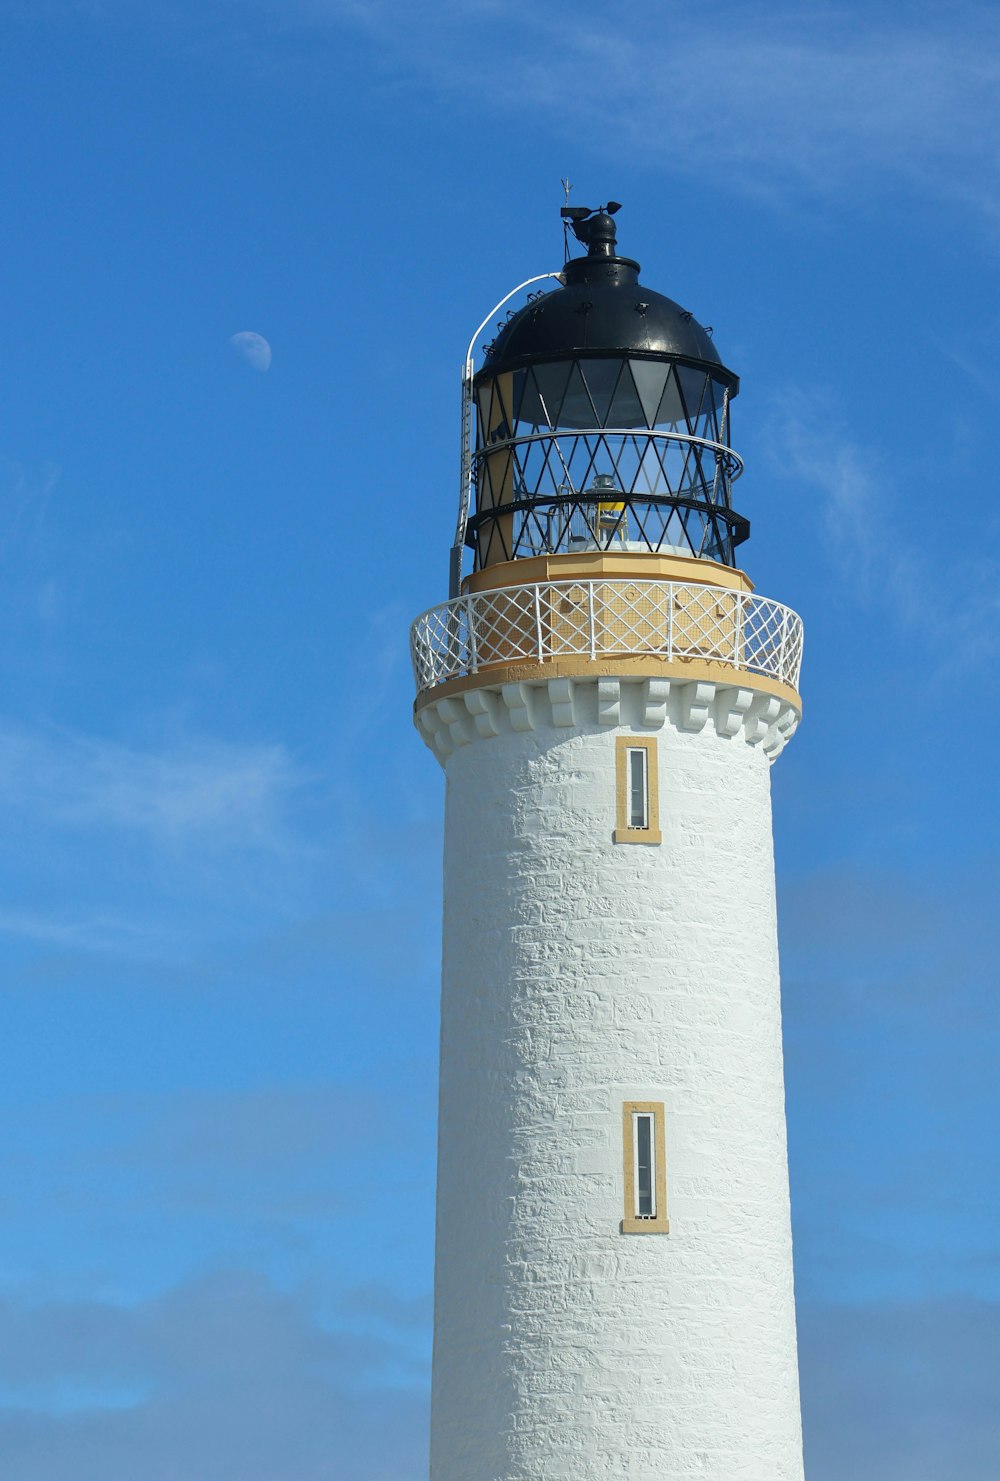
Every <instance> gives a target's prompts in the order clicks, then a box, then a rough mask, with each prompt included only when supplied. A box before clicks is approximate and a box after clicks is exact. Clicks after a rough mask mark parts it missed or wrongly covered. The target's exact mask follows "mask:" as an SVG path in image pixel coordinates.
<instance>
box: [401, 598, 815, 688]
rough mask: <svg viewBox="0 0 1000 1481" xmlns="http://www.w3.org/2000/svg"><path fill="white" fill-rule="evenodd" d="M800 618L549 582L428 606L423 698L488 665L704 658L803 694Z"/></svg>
mask: <svg viewBox="0 0 1000 1481" xmlns="http://www.w3.org/2000/svg"><path fill="white" fill-rule="evenodd" d="M802 641H803V633H802V619H801V618H800V617H799V616H798V614H797V613H795V612H793V611H792V610H791V608H790V607H785V606H783V605H782V604H781V603H780V602H773V601H771V600H770V599H769V598H768V597H760V596H756V595H754V594H753V593H752V592H748V591H733V590H731V589H730V588H729V587H723V586H702V585H700V584H697V583H694V582H683V581H641V580H629V579H599V580H596V581H542V582H535V583H533V584H531V585H524V586H506V587H500V588H498V589H496V590H492V591H480V592H470V593H468V594H467V595H465V596H460V597H455V598H453V599H452V600H451V601H449V602H442V603H441V604H440V605H438V606H436V607H429V608H428V610H427V611H426V612H423V613H421V615H420V616H419V617H418V618H417V620H416V621H415V622H414V624H413V626H412V628H411V630H410V650H411V655H412V659H413V673H414V678H415V679H416V684H417V692H418V694H422V693H424V692H425V691H426V690H428V689H433V688H434V687H435V685H437V684H442V683H444V682H445V681H446V680H448V679H458V678H464V677H467V676H469V675H472V674H476V673H481V672H483V671H485V670H488V669H490V668H491V667H497V666H502V665H506V664H510V663H520V662H525V661H527V662H532V661H534V662H542V661H543V660H545V659H547V658H555V657H559V656H562V655H570V654H580V655H584V656H586V657H589V658H598V657H602V656H605V655H607V656H612V655H614V656H627V655H647V656H656V657H658V658H661V659H665V660H667V661H671V660H675V659H692V658H694V659H704V660H708V661H710V662H712V663H719V664H723V665H725V666H726V667H728V668H732V669H740V670H743V671H745V672H747V673H752V674H760V675H762V676H764V677H766V678H770V679H777V680H778V681H779V682H780V683H783V684H788V685H790V686H791V687H792V688H797V687H798V682H799V673H800V670H801V667H802Z"/></svg>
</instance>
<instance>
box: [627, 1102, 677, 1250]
mask: <svg viewBox="0 0 1000 1481" xmlns="http://www.w3.org/2000/svg"><path fill="white" fill-rule="evenodd" d="M622 1134H623V1138H624V1147H623V1151H624V1154H625V1155H624V1159H623V1162H624V1173H625V1207H624V1210H623V1212H624V1218H623V1219H622V1222H621V1231H622V1233H623V1234H667V1233H668V1232H669V1229H670V1225H669V1224H668V1222H667V1168H666V1156H665V1145H664V1133H663V1105H662V1104H661V1103H660V1102H658V1101H626V1103H625V1105H624V1106H623V1108H622Z"/></svg>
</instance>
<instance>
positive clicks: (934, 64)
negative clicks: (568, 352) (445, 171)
mask: <svg viewBox="0 0 1000 1481" xmlns="http://www.w3.org/2000/svg"><path fill="white" fill-rule="evenodd" d="M50 4H51V0H50ZM35 8H36V9H37V7H35ZM61 8H63V9H64V10H65V9H67V8H69V9H71V10H72V11H73V12H75V13H76V14H78V15H88V16H90V17H92V18H93V19H95V20H96V21H99V22H100V23H103V24H111V23H114V24H128V25H129V26H130V27H132V28H133V29H134V28H135V27H136V26H137V25H141V24H145V25H146V26H147V27H152V28H154V29H155V30H156V32H157V34H160V35H164V34H166V35H169V37H170V38H171V40H172V41H176V39H177V38H178V37H179V36H181V35H183V34H185V33H187V34H188V35H189V37H190V38H191V39H192V43H193V44H195V45H196V46H197V47H198V49H199V50H204V48H205V47H206V46H210V47H216V48H218V49H219V50H220V51H222V50H225V52H226V54H227V57H228V58H229V60H230V61H233V62H236V63H237V64H238V61H239V59H240V58H243V59H244V60H245V61H246V62H247V63H248V64H249V65H251V66H252V67H253V68H254V69H255V70H258V71H259V70H260V69H262V68H266V67H267V65H268V59H269V58H270V60H271V62H272V63H273V67H274V70H275V72H280V73H282V74H284V75H286V76H287V74H288V67H289V64H290V62H292V61H297V63H298V65H303V66H308V67H320V68H322V67H328V66H331V65H338V64H339V61H340V59H339V57H338V55H337V51H336V42H337V40H338V38H342V37H344V36H345V35H350V36H353V37H355V38H357V39H359V40H360V42H361V43H362V44H368V46H369V47H370V62H371V71H372V80H373V85H377V84H378V83H379V81H380V80H381V81H385V80H386V79H387V78H391V79H392V81H393V82H394V83H397V82H398V81H399V80H401V79H403V80H405V79H409V80H410V82H411V83H412V84H413V85H415V86H417V87H419V88H420V89H421V90H422V91H423V92H425V93H428V92H430V93H432V94H437V95H439V96H440V97H441V98H442V99H450V98H454V97H455V96H456V95H462V96H464V97H465V98H467V99H469V98H474V101H475V107H476V109H477V111H478V113H479V115H480V118H481V119H483V120H484V121H485V118H486V117H487V116H488V115H489V114H490V113H493V114H496V113H498V112H499V113H506V112H508V111H509V110H511V109H516V110H517V111H518V114H519V116H520V117H521V118H524V117H525V116H526V115H528V114H530V115H533V116H534V117H536V118H537V119H538V120H539V121H541V122H544V124H545V126H546V127H548V128H550V129H551V130H552V132H553V134H554V135H561V136H562V137H563V138H564V139H565V140H567V141H578V140H579V139H580V138H581V137H585V138H587V139H588V142H589V147H591V148H596V149H598V150H600V149H601V148H602V147H604V146H602V140H604V139H606V140H607V141H608V142H607V146H606V147H607V148H608V150H609V151H610V150H612V149H613V150H614V152H615V154H616V156H617V155H618V153H619V152H620V151H621V149H622V148H623V147H627V148H628V150H629V151H630V153H631V155H632V156H633V158H636V159H639V160H645V161H646V162H647V163H648V164H649V165H651V166H654V167H656V168H659V169H662V170H663V171H665V172H667V173H669V174H674V175H678V174H680V175H687V176H694V177H697V178H698V179H699V180H702V181H704V180H709V181H711V182H712V184H713V185H715V186H716V187H721V188H723V189H726V190H728V191H738V192H744V193H751V194H756V195H762V196H770V197H771V198H772V199H774V200H775V201H782V202H787V201H789V200H790V199H792V198H796V197H797V198H801V197H802V196H803V195H805V196H808V197H812V198H823V197H832V198H835V199H836V200H838V202H840V203H843V202H844V201H845V200H848V199H850V200H855V199H858V198H862V199H870V198H872V197H876V196H878V195H879V194H881V193H882V192H884V190H885V189H886V188H887V186H893V187H904V188H906V189H909V190H915V191H918V192H920V193H921V194H930V195H932V196H934V197H936V198H942V197H948V198H951V199H952V200H955V201H958V202H961V203H962V204H964V205H966V206H968V207H970V208H972V209H973V210H974V211H976V212H977V213H981V214H983V215H985V216H986V217H988V218H989V220H990V221H991V222H994V223H996V222H998V221H1000V161H998V158H997V154H996V150H995V148H994V147H993V139H994V138H995V137H996V133H997V129H998V127H1000V17H998V15H997V12H996V9H995V7H993V6H990V5H987V4H982V3H979V0H965V3H957V4H954V5H951V6H949V7H948V9H947V11H946V12H945V11H943V10H942V9H941V8H940V7H939V6H935V5H930V4H919V3H918V4H915V5H903V4H889V5H888V6H883V7H880V9H879V10H878V11H877V12H870V11H869V12H866V11H863V10H862V9H861V8H860V7H859V6H858V5H856V4H855V5H849V4H844V3H839V4H822V5H806V4H803V3H801V0H793V3H778V4H775V5H769V6H766V7H764V6H760V5H746V4H739V3H736V0H722V3H721V4H719V5H716V6H714V7H713V8H712V9H711V11H710V12H703V11H697V10H695V9H693V8H692V7H690V6H683V5H679V4H672V5H664V4H662V3H659V0H645V3H642V4H640V5H639V6H638V7H633V9H632V10H631V11H630V13H629V26H628V28H627V30H625V29H623V28H622V27H621V26H620V24H619V23H618V21H617V19H615V18H612V17H611V16H610V13H609V12H608V10H607V8H606V7H605V6H604V5H602V4H600V3H599V0H582V3H580V4H577V5H570V4H569V3H568V0H562V3H557V4H554V5H549V6H547V7H538V6H532V5H530V4H528V3H527V0H506V3H504V4H502V5H501V4H499V3H497V0H478V3H474V4H470V3H463V4H459V3H458V0H435V3H431V4H428V5H423V6H420V7H419V8H415V7H413V6H412V5H408V4H405V3H403V0H246V3H243V4H241V5H239V6H236V5H233V4H232V3H229V0H207V3H202V4H198V5H195V4H194V3H192V0H188V3H183V0H182V3H172V4H165V3H163V0H147V3H146V4H144V5H142V6H139V7H136V6H135V5H131V4H130V5H126V4H125V3H124V0H105V3H104V4H101V5H99V6H96V5H90V4H86V5H84V4H80V3H75V4H72V5H70V4H69V0H65V3H64V4H63V5H62V7H61ZM324 40H328V41H329V42H330V43H331V45H330V47H325V46H324V45H322V42H323V41H324ZM317 41H318V42H319V43H320V44H319V45H317ZM500 52H502V54H503V79H504V80H503V86H502V87H489V86H486V87H484V86H483V81H482V79H483V75H484V74H483V68H484V66H487V67H488V63H487V62H486V60H485V59H486V58H488V57H490V56H496V55H497V54H499V53H500Z"/></svg>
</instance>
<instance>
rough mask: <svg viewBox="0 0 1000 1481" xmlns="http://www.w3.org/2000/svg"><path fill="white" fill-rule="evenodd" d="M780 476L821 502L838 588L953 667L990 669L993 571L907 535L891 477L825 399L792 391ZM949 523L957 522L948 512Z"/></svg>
mask: <svg viewBox="0 0 1000 1481" xmlns="http://www.w3.org/2000/svg"><path fill="white" fill-rule="evenodd" d="M769 445H770V449H771V453H772V456H773V460H774V466H775V469H776V471H777V472H778V473H779V474H780V475H781V476H782V477H786V478H790V479H794V480H796V481H797V482H798V483H799V485H800V486H805V487H806V488H809V489H812V490H815V491H816V492H818V493H819V494H820V495H821V497H822V506H821V522H822V528H823V532H824V542H825V546H826V550H827V554H828V556H829V558H830V561H831V563H832V565H833V567H834V569H835V570H836V572H837V573H838V576H839V579H840V581H841V583H842V584H843V585H844V586H845V587H847V588H848V589H849V590H850V591H851V592H852V594H853V595H854V596H855V597H856V598H857V599H858V600H859V601H861V602H862V603H864V604H865V605H866V606H868V607H869V608H874V607H876V606H881V607H882V608H884V609H885V610H886V611H887V612H888V613H889V614H890V615H891V617H892V619H893V620H894V621H895V622H896V623H897V624H898V625H899V626H900V627H901V628H903V629H904V630H906V629H909V630H911V631H913V632H914V633H917V634H919V636H920V638H921V639H922V641H923V642H924V643H925V645H926V649H927V651H928V653H930V654H932V655H936V656H937V657H938V658H944V657H945V656H947V658H948V661H949V663H950V664H951V665H952V666H955V665H959V666H961V667H962V668H968V667H970V666H972V665H975V664H978V663H981V662H984V661H986V660H988V659H990V658H992V657H993V656H995V654H996V653H997V651H998V648H1000V594H998V592H997V585H996V569H995V563H994V562H993V561H992V560H991V559H990V558H989V557H988V554H987V553H986V552H984V551H983V550H982V549H981V548H980V549H970V548H969V547H968V545H967V544H964V543H962V542H956V543H955V544H954V546H953V547H952V548H949V547H948V546H947V545H942V544H941V543H940V542H939V543H936V544H935V545H934V546H933V547H932V549H931V550H928V547H927V544H926V542H924V543H923V544H918V543H917V542H916V541H915V540H913V539H911V538H910V537H909V536H908V533H907V530H908V522H907V519H906V517H905V515H904V512H903V510H902V509H901V508H899V507H898V496H897V494H896V490H895V488H894V476H893V473H892V471H891V470H890V469H889V468H888V467H886V466H885V465H884V464H883V461H882V459H881V458H880V455H879V453H878V451H877V450H876V449H873V448H869V447H865V446H864V445H863V444H862V443H861V442H859V441H858V440H857V439H856V438H854V437H852V436H851V434H850V433H849V431H847V429H846V428H845V427H844V426H843V425H842V424H841V423H840V422H839V420H838V418H837V416H836V414H835V412H834V411H833V408H832V407H831V405H830V404H829V402H828V401H824V400H823V399H822V398H820V397H810V396H808V395H805V394H803V393H801V392H798V391H796V392H790V393H787V394H786V395H785V396H784V397H783V398H782V399H781V402H780V405H779V407H778V410H777V412H776V414H775V417H774V422H773V436H772V438H771V441H770V444H769ZM948 517H949V518H953V517H954V516H952V514H951V513H950V512H949V515H948Z"/></svg>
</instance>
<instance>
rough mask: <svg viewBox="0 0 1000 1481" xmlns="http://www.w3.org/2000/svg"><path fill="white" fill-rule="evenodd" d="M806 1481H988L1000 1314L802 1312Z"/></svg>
mask: <svg viewBox="0 0 1000 1481" xmlns="http://www.w3.org/2000/svg"><path fill="white" fill-rule="evenodd" d="M799 1330H800V1352H801V1368H802V1390H803V1408H804V1415H803V1418H804V1422H805V1432H806V1470H807V1474H808V1475H809V1477H810V1481H840V1478H842V1477H844V1476H850V1477H852V1478H853V1481H932V1478H936V1477H940V1476H954V1477H956V1478H957V1477H961V1478H962V1481H993V1478H994V1477H995V1475H996V1469H997V1454H998V1452H1000V1366H998V1364H997V1361H996V1354H997V1349H998V1344H1000V1306H997V1305H994V1304H991V1303H988V1302H973V1301H955V1302H944V1301H942V1302H926V1303H921V1302H914V1303H910V1304H902V1303H901V1304H892V1305H890V1304H872V1305H858V1306H823V1307H812V1306H809V1305H801V1304H800V1309H799Z"/></svg>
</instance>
